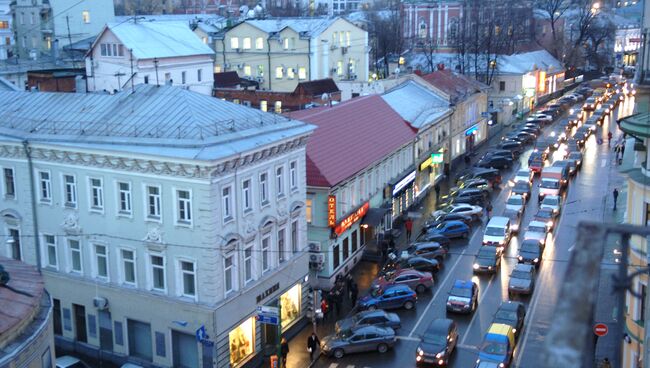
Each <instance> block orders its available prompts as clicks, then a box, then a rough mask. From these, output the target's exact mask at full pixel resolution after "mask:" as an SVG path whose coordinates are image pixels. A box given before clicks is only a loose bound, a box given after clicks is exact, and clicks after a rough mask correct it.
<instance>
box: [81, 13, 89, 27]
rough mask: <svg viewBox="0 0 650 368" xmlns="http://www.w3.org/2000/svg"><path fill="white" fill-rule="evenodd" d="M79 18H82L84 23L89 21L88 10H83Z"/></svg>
mask: <svg viewBox="0 0 650 368" xmlns="http://www.w3.org/2000/svg"><path fill="white" fill-rule="evenodd" d="M81 19H83V21H84V23H86V24H88V23H90V12H89V11H88V10H84V11H83V12H82V13H81Z"/></svg>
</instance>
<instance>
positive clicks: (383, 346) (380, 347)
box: [377, 344, 388, 354]
mask: <svg viewBox="0 0 650 368" xmlns="http://www.w3.org/2000/svg"><path fill="white" fill-rule="evenodd" d="M377 351H378V352H379V353H380V354H383V353H385V352H387V351H388V345H386V344H379V345H377Z"/></svg>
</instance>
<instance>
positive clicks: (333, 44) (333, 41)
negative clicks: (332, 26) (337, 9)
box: [332, 4, 339, 46]
mask: <svg viewBox="0 0 650 368" xmlns="http://www.w3.org/2000/svg"><path fill="white" fill-rule="evenodd" d="M334 5H338V4H334ZM338 40H339V33H338V32H334V33H332V46H335V45H336V42H337V41H338Z"/></svg>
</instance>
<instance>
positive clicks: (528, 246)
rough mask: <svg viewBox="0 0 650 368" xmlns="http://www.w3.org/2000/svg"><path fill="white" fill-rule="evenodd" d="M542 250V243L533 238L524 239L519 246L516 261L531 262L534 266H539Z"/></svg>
mask: <svg viewBox="0 0 650 368" xmlns="http://www.w3.org/2000/svg"><path fill="white" fill-rule="evenodd" d="M543 252H544V248H543V247H542V243H540V242H538V241H537V240H535V239H528V240H524V241H523V242H521V245H520V246H519V255H517V261H519V263H525V264H531V265H533V266H535V267H539V265H540V264H541V263H542V253H543Z"/></svg>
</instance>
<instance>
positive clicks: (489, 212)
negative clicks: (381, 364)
mask: <svg viewBox="0 0 650 368" xmlns="http://www.w3.org/2000/svg"><path fill="white" fill-rule="evenodd" d="M485 213H486V215H487V220H488V221H490V218H492V203H491V202H488V204H487V206H485Z"/></svg>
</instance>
